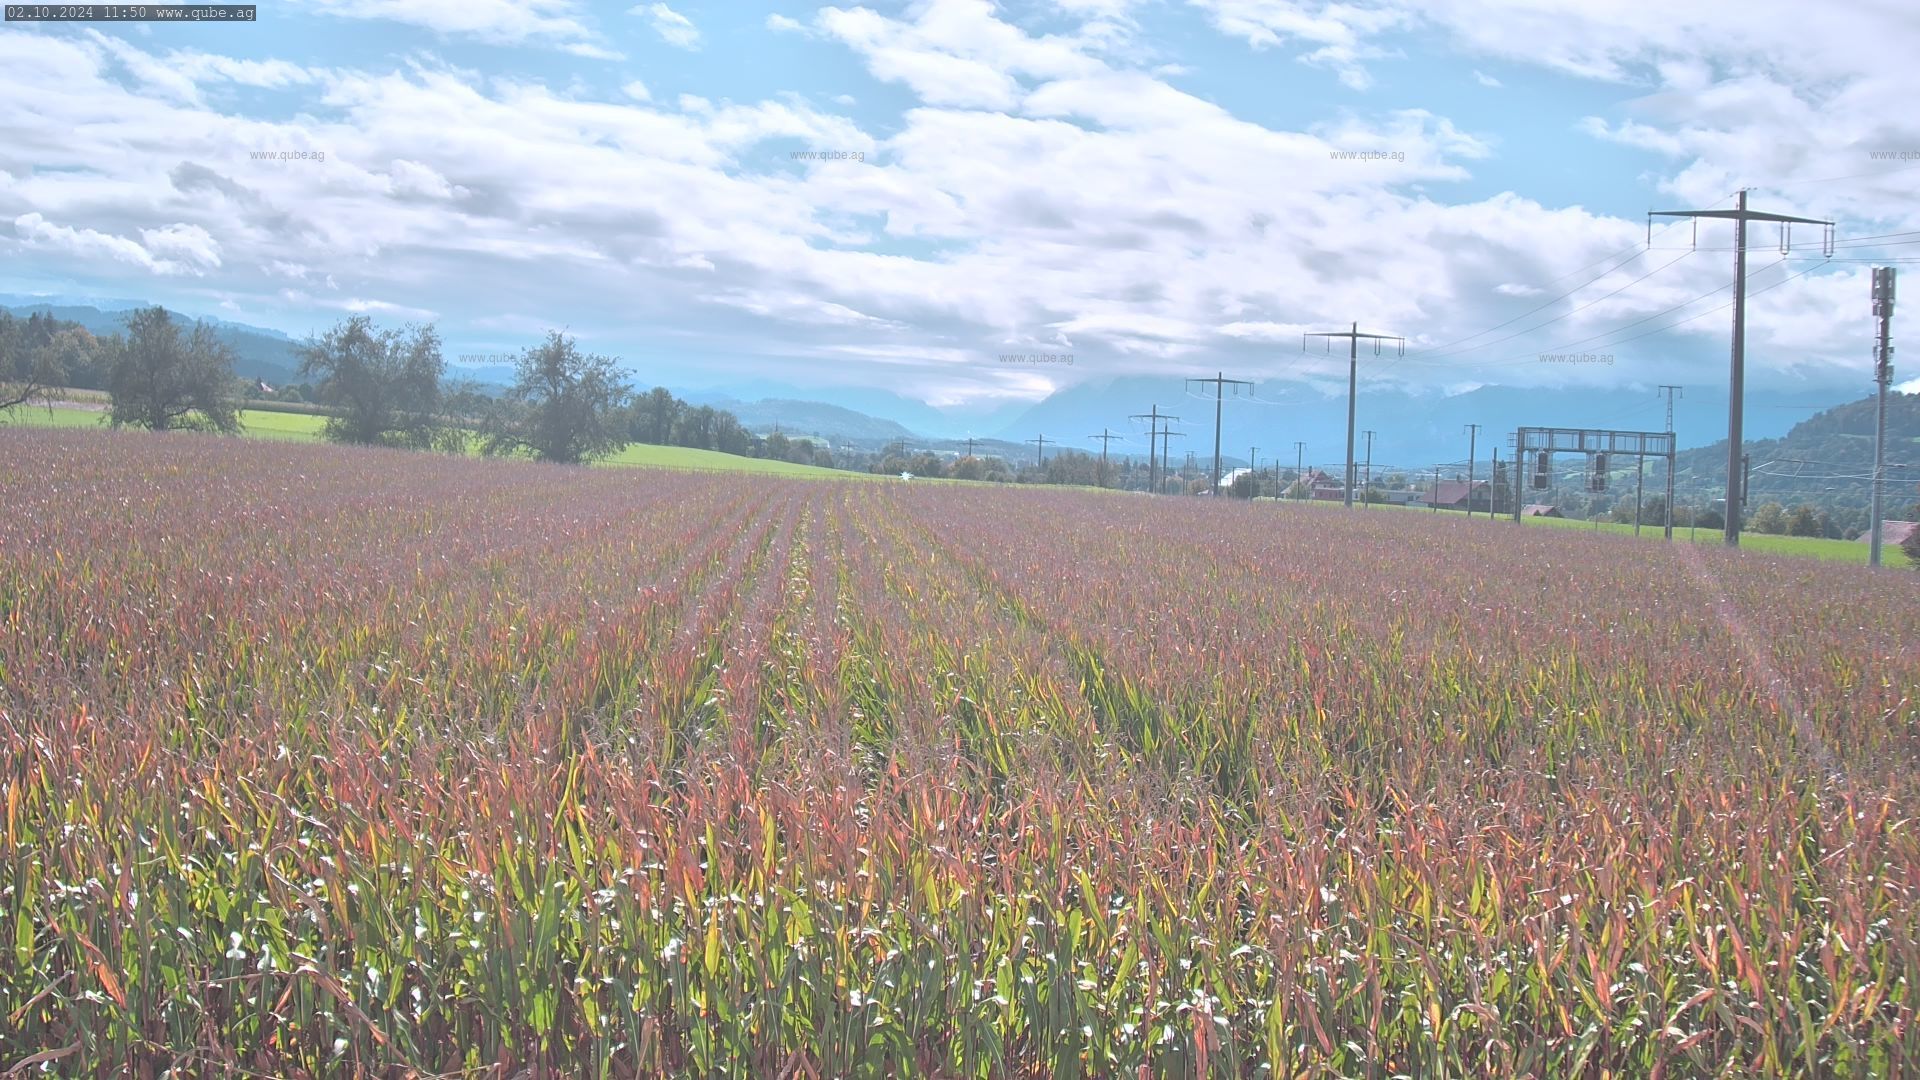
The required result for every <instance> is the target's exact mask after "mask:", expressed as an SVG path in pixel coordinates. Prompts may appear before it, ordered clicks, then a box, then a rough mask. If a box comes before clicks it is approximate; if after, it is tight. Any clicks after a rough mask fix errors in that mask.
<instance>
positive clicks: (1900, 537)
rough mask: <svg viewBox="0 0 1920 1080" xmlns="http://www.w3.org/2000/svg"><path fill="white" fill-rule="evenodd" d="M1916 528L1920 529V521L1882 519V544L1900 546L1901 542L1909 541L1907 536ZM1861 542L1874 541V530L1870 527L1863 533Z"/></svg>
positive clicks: (1868, 542) (1884, 545) (1891, 546)
mask: <svg viewBox="0 0 1920 1080" xmlns="http://www.w3.org/2000/svg"><path fill="white" fill-rule="evenodd" d="M1915 529H1920V521H1886V520H1882V521H1881V522H1880V545H1881V546H1882V547H1890V548H1896V547H1899V546H1900V545H1901V544H1904V543H1906V542H1907V537H1908V536H1911V535H1912V534H1913V530H1915ZM1860 542H1861V543H1863V544H1871V543H1873V530H1872V529H1868V530H1867V531H1866V532H1863V533H1861V534H1860Z"/></svg>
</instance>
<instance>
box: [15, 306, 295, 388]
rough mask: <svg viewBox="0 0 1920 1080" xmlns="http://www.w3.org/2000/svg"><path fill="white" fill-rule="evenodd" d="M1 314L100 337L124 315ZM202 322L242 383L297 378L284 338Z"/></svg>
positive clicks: (94, 311)
mask: <svg viewBox="0 0 1920 1080" xmlns="http://www.w3.org/2000/svg"><path fill="white" fill-rule="evenodd" d="M5 310H7V311H9V312H12V313H13V314H14V315H15V316H16V317H18V318H22V319H24V318H26V317H28V316H29V315H32V314H34V313H35V312H41V313H44V314H47V315H51V316H53V317H54V318H56V319H59V320H61V321H63V322H71V323H78V324H79V325H81V326H83V327H85V328H86V330H87V332H88V333H90V334H94V335H97V336H103V337H104V336H106V335H108V334H118V333H121V332H122V331H124V330H125V329H126V325H127V314H128V310H126V309H116V310H111V311H102V310H101V309H99V308H97V307H90V306H70V305H58V304H24V305H19V306H8V307H6V308H5ZM172 314H173V317H174V318H175V319H176V320H179V321H181V322H185V323H191V322H194V321H195V316H192V315H188V314H185V313H183V312H179V311H174V312H172ZM203 321H205V322H206V323H207V324H208V325H209V326H212V327H213V330H214V334H215V335H216V336H217V337H218V338H219V339H220V340H221V341H222V342H224V343H225V344H226V346H227V347H228V348H230V349H232V350H233V356H234V362H233V371H234V374H236V375H239V376H240V377H241V378H244V379H265V380H266V381H267V382H269V383H272V384H274V385H276V386H278V385H280V384H281V383H290V382H293V381H295V380H296V378H297V377H298V376H297V375H296V372H298V370H299V368H300V356H299V352H298V349H299V347H300V343H299V342H297V341H295V340H293V339H292V338H290V337H287V336H286V335H285V334H281V333H278V332H277V331H271V330H263V329H261V328H259V327H257V326H242V325H241V324H239V323H230V322H225V321H223V320H220V319H205V320H203Z"/></svg>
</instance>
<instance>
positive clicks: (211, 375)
mask: <svg viewBox="0 0 1920 1080" xmlns="http://www.w3.org/2000/svg"><path fill="white" fill-rule="evenodd" d="M109 351H110V352H111V353H112V357H113V358H112V363H111V365H110V366H109V368H108V374H107V393H108V395H109V396H110V397H111V399H112V402H113V408H112V412H111V413H110V414H109V418H110V419H111V420H112V422H113V425H114V426H115V427H121V426H125V425H133V426H136V427H144V428H149V429H151V430H153V431H165V430H167V429H169V428H198V429H207V430H212V431H221V432H227V433H232V432H237V431H239V430H240V384H239V380H237V379H235V378H234V377H233V350H232V349H230V348H228V347H227V345H226V343H225V342H223V341H221V340H220V339H219V337H218V336H216V335H215V334H214V331H213V328H212V327H211V326H208V325H207V324H206V323H204V322H196V323H194V324H193V328H192V329H191V330H189V331H187V332H186V333H185V334H182V333H181V332H180V326H179V324H178V323H176V322H174V321H173V316H172V315H170V314H168V312H167V309H166V308H163V307H150V308H143V309H141V310H139V311H136V312H134V313H133V314H132V315H129V316H127V336H126V338H125V340H119V339H117V338H116V339H113V341H112V343H111V344H110V346H109Z"/></svg>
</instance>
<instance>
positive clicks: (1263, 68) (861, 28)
mask: <svg viewBox="0 0 1920 1080" xmlns="http://www.w3.org/2000/svg"><path fill="white" fill-rule="evenodd" d="M1916 58H1920V8H1915V7H1914V6H1913V5H1912V4H1911V3H1910V2H1906V0H1900V2H1892V0H1889V2H1879V0H1866V2H1861V0H1854V2H1849V3H1844V4H1837V5H1828V6H1823V7H1821V8H1820V9H1819V10H1818V11H1817V12H1815V11H1812V10H1810V9H1808V8H1806V6H1805V5H1803V4H1800V3H1789V2H1784V0H1747V2H1743V3H1739V4H1733V3H1709V2H1702V0H1662V2H1659V3H1653V2H1646V0H1591V2H1589V0H1418V2H1402V0H1378V2H1375V0H1355V2H1350V3H1318V2H1298V0H1009V2H1004V3H992V2H989V0H915V2H911V3H884V2H876V3H872V4H871V5H867V6H837V5H824V6H823V5H817V4H813V3H794V2H779V3H773V4H755V3H750V2H747V0H712V2H703V0H673V2H672V3H670V4H669V3H654V2H645V3H640V4H636V5H631V6H629V5H624V4H586V3H576V2H572V0H272V2H269V3H263V4H261V5H260V7H259V18H258V20H257V21H256V22H253V23H246V24H233V23H229V24H210V23H200V24H179V23H164V24H163V23H142V24H118V25H102V24H24V23H19V22H13V23H7V24H5V25H4V26H0V100H4V101H5V102H7V106H6V107H5V108H4V109H0V292H7V293H22V294H31V295H45V296H61V297H75V296H79V297H88V296H92V297H103V298H104V297H116V298H117V297H132V298H138V299H141V300H150V301H154V302H160V303H165V304H167V305H168V306H170V307H174V308H176V309H178V310H183V311H189V312H194V313H199V314H206V315H212V316H217V317H220V318H224V319H228V320H231V321H236V322H244V323H251V324H253V325H258V326H266V327H272V328H276V329H279V330H282V331H285V332H287V333H289V334H292V335H294V336H296V337H304V336H306V335H307V334H310V333H319V332H323V331H324V330H325V329H326V328H327V327H329V326H330V325H332V324H333V323H335V322H337V321H338V320H340V319H343V318H346V317H349V316H351V315H354V314H366V315H368V316H371V317H372V318H373V319H375V320H376V321H377V322H379V323H381V324H382V325H392V326H400V325H404V324H407V323H423V322H431V323H433V324H435V325H436V326H437V327H438V328H439V331H440V334H441V337H442V339H443V341H444V342H445V343H446V352H447V357H448V359H449V360H450V361H454V362H456V363H459V362H484V363H504V362H508V361H509V360H510V358H511V357H512V356H513V355H514V354H516V353H518V352H519V351H520V350H521V349H523V348H525V347H527V346H529V345H532V344H535V343H536V342H538V341H539V340H540V339H541V338H542V337H544V336H545V334H546V333H547V332H549V331H550V330H561V331H563V332H565V333H567V334H570V335H572V336H574V337H575V338H577V339H578V340H579V342H580V343H581V345H582V347H583V348H586V349H587V350H589V351H593V352H598V353H602V354H606V355H612V356H617V357H619V358H621V360H622V362H623V363H624V364H626V365H627V366H628V367H629V368H630V369H632V370H633V371H634V372H635V374H636V377H637V379H638V380H641V381H643V382H644V383H645V384H651V383H652V382H664V383H667V384H669V385H675V386H689V387H692V386H702V385H705V386H716V387H717V386H729V387H741V388H749V389H750V388H751V387H753V386H755V385H783V386H798V387H802V388H806V389H809V390H818V391H819V392H820V393H821V395H822V396H823V397H830V395H831V393H832V392H833V390H834V389H835V388H855V387H857V388H865V389H869V390H872V389H883V390H887V391H891V392H893V393H897V394H900V395H902V396H904V397H907V398H911V399H914V400H916V401H921V402H926V403H928V404H930V405H932V406H935V407H938V408H942V409H947V410H953V411H955V412H959V413H964V412H967V411H969V410H988V409H1001V410H1004V409H1007V408H1011V407H1014V406H1018V405H1022V404H1025V403H1030V402H1033V401H1037V400H1039V399H1042V398H1044V397H1046V396H1047V395H1048V394H1050V393H1052V392H1054V391H1056V390H1059V389H1061V388H1064V387H1068V386H1071V385H1073V384H1074V383H1076V382H1081V381H1086V380H1098V379H1103V378H1113V377H1125V376H1141V375H1149V374H1152V375H1166V376H1169V377H1183V376H1187V375H1195V374H1202V373H1205V374H1213V373H1214V372H1217V371H1219V372H1224V373H1225V374H1226V375H1227V376H1228V377H1234V378H1245V379H1250V380H1256V381H1260V382H1263V383H1266V382H1269V381H1271V380H1281V381H1283V382H1284V381H1292V382H1299V383H1303V384H1306V385H1318V386H1323V387H1334V386H1338V387H1339V388H1340V389H1341V390H1344V381H1345V375H1346V360H1345V357H1344V355H1336V356H1329V355H1328V354H1327V352H1326V351H1325V347H1324V345H1321V344H1318V343H1316V344H1314V345H1312V346H1311V347H1309V348H1303V342H1302V336H1301V335H1302V334H1303V333H1304V332H1308V331H1324V330H1337V329H1345V328H1347V327H1348V326H1349V325H1351V324H1353V323H1354V322H1356V321H1357V322H1358V323H1359V324H1360V329H1361V330H1363V331H1368V332H1375V333H1381V334H1389V335H1398V336H1400V337H1403V338H1404V339H1405V355H1404V356H1402V355H1400V351H1399V349H1397V348H1392V347H1390V348H1389V350H1388V351H1387V352H1386V354H1385V355H1384V356H1383V358H1382V359H1381V360H1380V361H1379V362H1373V361H1372V360H1371V355H1370V353H1369V354H1367V355H1369V362H1368V363H1366V364H1363V365H1362V369H1363V379H1364V380H1365V381H1366V382H1367V383H1368V384H1369V385H1370V386H1373V385H1379V386H1393V387H1395V388H1399V389H1406V390H1412V391H1417V392H1433V393H1457V392H1461V391H1464V390H1468V389H1472V388H1474V387H1477V386H1483V385H1507V386H1523V387H1539V388H1542V389H1579V388H1582V387H1594V386H1621V385H1646V386H1651V385H1654V384H1658V383H1684V384H1692V385H1702V386H1706V385H1719V386H1724V385H1725V381H1726V378H1727V370H1726V369H1727V350H1728V338H1729V326H1730V324H1729V319H1730V314H1729V312H1728V311H1726V310H1725V309H1724V305H1726V304H1727V303H1728V301H1729V299H1730V296H1731V283H1732V280H1733V252H1732V245H1733V235H1732V230H1731V227H1730V226H1729V225H1728V224H1727V223H1725V222H1712V221H1709V222H1702V223H1700V224H1699V225H1698V226H1697V227H1696V226H1695V225H1694V224H1693V223H1691V222H1688V221H1680V220H1677V219H1667V220H1662V221H1658V222H1656V223H1655V224H1654V225H1653V226H1652V228H1651V239H1650V240H1649V223H1648V217H1647V212H1648V211H1649V210H1657V209H1728V208H1730V207H1731V206H1732V205H1733V198H1734V194H1735V192H1736V191H1738V190H1740V189H1742V188H1747V189H1751V190H1750V193H1749V198H1750V200H1751V205H1752V206H1753V208H1755V209H1758V210H1765V211H1771V212H1776V213H1787V214H1793V215H1798V216H1804V217H1813V218H1820V219H1831V220H1833V221H1834V222H1835V228H1834V236H1835V238H1836V241H1837V247H1836V248H1835V250H1834V252H1833V255H1832V256H1831V257H1830V258H1829V257H1827V256H1826V255H1825V252H1824V250H1823V241H1824V239H1825V236H1824V235H1823V234H1824V230H1823V229H1821V228H1820V227H1818V226H1799V227H1796V228H1795V229H1794V230H1793V232H1792V235H1791V247H1790V249H1789V250H1788V251H1787V252H1786V253H1785V254H1783V253H1782V251H1781V242H1782V237H1781V236H1780V235H1779V231H1778V230H1777V229H1776V228H1775V227H1774V226H1770V225H1768V226H1755V227H1754V231H1753V234H1752V236H1751V237H1750V240H1749V247H1750V255H1749V259H1750V262H1749V271H1750V278H1749V281H1750V286H1749V288H1750V291H1751V293H1752V300H1751V304H1750V308H1749V316H1748V355H1749V361H1748V363H1749V374H1748V378H1749V385H1750V386H1756V387H1767V386H1794V385H1809V386H1811V385H1822V386H1834V385H1838V386H1844V387H1850V388H1853V389H1854V390H1857V391H1858V393H1856V394H1853V395H1852V396H1860V395H1864V393H1865V392H1866V391H1867V389H1868V388H1869V380H1870V377H1871V376H1870V369H1871V361H1870V356H1871V341H1872V333H1873V323H1872V319H1871V315H1870V304H1869V297H1868V284H1867V277H1868V273H1869V269H1870V267H1871V266H1873V265H1878V264H1886V265H1896V266H1900V265H1903V260H1911V261H1920V203H1917V202H1916V199H1915V194H1916V191H1920V111H1916V110H1915V109H1914V108H1913V89H1914V86H1915V82H1914V78H1913V70H1914V65H1915V63H1916ZM1911 264H1912V262H1907V263H1905V264H1904V265H1911ZM1916 295H1920V294H1916ZM1898 335H1899V329H1898V325H1897V322H1896V327H1895V336H1896V340H1897V338H1898ZM1896 359H1897V358H1896ZM1903 385H1905V386H1906V387H1907V388H1910V389H1920V380H1913V381H1911V382H1906V383H1903Z"/></svg>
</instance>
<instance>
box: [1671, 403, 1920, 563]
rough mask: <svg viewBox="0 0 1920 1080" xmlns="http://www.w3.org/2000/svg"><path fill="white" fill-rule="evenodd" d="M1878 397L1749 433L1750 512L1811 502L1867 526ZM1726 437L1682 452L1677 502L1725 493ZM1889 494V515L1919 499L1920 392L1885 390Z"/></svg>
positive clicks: (1842, 520)
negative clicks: (1775, 433) (1762, 433)
mask: <svg viewBox="0 0 1920 1080" xmlns="http://www.w3.org/2000/svg"><path fill="white" fill-rule="evenodd" d="M1873 429H1874V399H1873V398H1871V397H1868V398H1862V399H1861V400H1859V401H1853V402H1849V403H1847V404H1845V405H1840V406H1837V407H1835V408H1832V409H1828V410H1826V411H1825V412H1821V413H1818V414H1816V415H1814V416H1810V417H1808V418H1807V419H1805V420H1802V421H1801V422H1800V423H1798V424H1795V425H1794V426H1793V428H1792V429H1791V430H1789V431H1788V432H1787V433H1786V434H1785V435H1784V436H1781V437H1780V438H1776V439H1752V440H1748V441H1747V444H1746V447H1747V451H1746V452H1747V454H1748V456H1749V458H1750V459H1751V463H1752V472H1751V476H1750V481H1749V488H1748V498H1747V507H1748V511H1749V513H1751V512H1752V511H1754V510H1756V509H1758V508H1759V507H1760V506H1761V505H1762V504H1763V503H1767V502H1778V503H1780V504H1782V505H1783V506H1786V507H1789V508H1791V507H1794V506H1798V505H1801V504H1803V503H1804V504H1807V505H1810V506H1812V507H1814V508H1815V509H1816V510H1825V511H1827V512H1828V513H1829V515H1830V516H1831V517H1832V520H1833V522H1834V525H1835V527H1836V529H1838V530H1840V531H1843V532H1845V531H1856V530H1860V529H1864V528H1866V525H1867V507H1868V503H1869V500H1870V499H1871V496H1872V483H1871V481H1872V476H1873ZM1726 458H1727V443H1726V440H1725V439H1722V440H1720V441H1719V442H1717V443H1715V444H1713V445H1711V446H1704V447H1700V448H1697V449H1693V450H1683V451H1681V453H1680V458H1679V467H1678V470H1677V473H1676V475H1677V476H1678V478H1679V479H1678V482H1677V483H1676V485H1675V488H1676V491H1677V493H1678V502H1680V503H1681V504H1687V503H1695V504H1700V503H1705V502H1707V501H1709V500H1712V499H1716V498H1720V497H1721V496H1722V495H1723V494H1724V490H1723V485H1724V484H1725V483H1726V474H1727V467H1726ZM1886 460H1887V463H1888V465H1889V466H1890V467H1889V468H1888V470H1887V481H1888V482H1887V499H1886V503H1887V505H1886V511H1887V515H1888V516H1889V517H1899V516H1900V515H1901V514H1902V513H1903V512H1904V510H1905V508H1906V507H1908V506H1911V505H1912V504H1913V503H1914V501H1915V500H1916V499H1920V488H1916V485H1920V394H1901V393H1893V394H1889V395H1887V458H1886Z"/></svg>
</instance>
